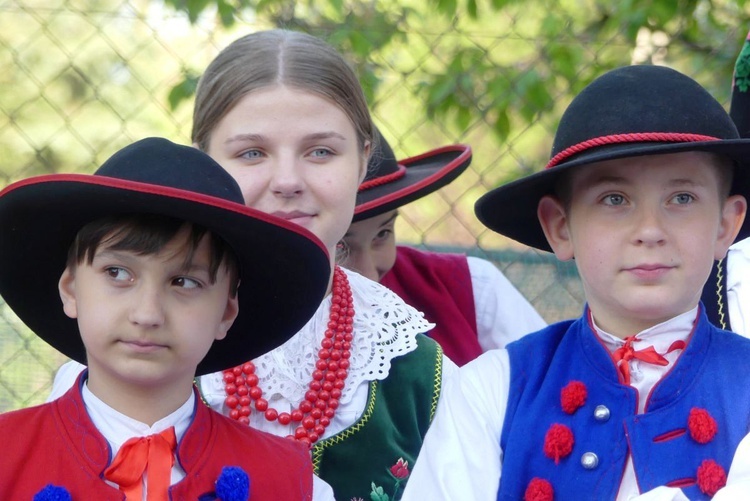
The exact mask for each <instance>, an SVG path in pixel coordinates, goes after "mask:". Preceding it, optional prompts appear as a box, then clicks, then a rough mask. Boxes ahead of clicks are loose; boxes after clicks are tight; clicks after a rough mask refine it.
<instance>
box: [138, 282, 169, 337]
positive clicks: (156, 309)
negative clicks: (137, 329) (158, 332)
mask: <svg viewBox="0 0 750 501" xmlns="http://www.w3.org/2000/svg"><path fill="white" fill-rule="evenodd" d="M130 321H131V322H133V323H135V324H138V325H141V326H144V327H153V326H158V325H161V324H163V323H164V304H163V298H162V294H161V293H160V291H158V290H156V289H155V288H141V290H140V291H139V293H138V294H137V296H136V299H135V301H134V304H133V307H132V308H131V310H130Z"/></svg>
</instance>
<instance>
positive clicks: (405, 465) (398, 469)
mask: <svg viewBox="0 0 750 501" xmlns="http://www.w3.org/2000/svg"><path fill="white" fill-rule="evenodd" d="M390 469H391V474H392V475H393V476H394V477H396V478H406V477H408V476H409V461H404V458H398V461H396V464H394V465H393V466H391V468H390Z"/></svg>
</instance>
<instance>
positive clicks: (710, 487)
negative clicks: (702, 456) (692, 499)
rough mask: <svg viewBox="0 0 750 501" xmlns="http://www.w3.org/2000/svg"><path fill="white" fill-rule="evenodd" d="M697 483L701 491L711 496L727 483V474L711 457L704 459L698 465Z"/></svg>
mask: <svg viewBox="0 0 750 501" xmlns="http://www.w3.org/2000/svg"><path fill="white" fill-rule="evenodd" d="M697 483H698V488H700V490H701V492H703V493H704V494H707V495H709V496H713V495H714V494H716V492H717V491H718V490H719V489H721V488H722V487H724V486H725V485H727V474H726V472H725V471H724V468H722V467H721V465H720V464H719V463H717V462H716V461H714V460H713V459H706V460H704V461H703V462H702V463H701V465H700V466H699V467H698V479H697Z"/></svg>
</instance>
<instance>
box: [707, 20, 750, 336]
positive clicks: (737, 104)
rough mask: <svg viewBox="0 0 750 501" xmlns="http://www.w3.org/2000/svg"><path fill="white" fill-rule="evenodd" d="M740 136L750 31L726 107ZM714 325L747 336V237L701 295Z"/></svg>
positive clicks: (745, 131) (746, 122)
mask: <svg viewBox="0 0 750 501" xmlns="http://www.w3.org/2000/svg"><path fill="white" fill-rule="evenodd" d="M729 115H730V116H731V117H732V120H733V121H734V124H735V125H736V126H737V131H738V132H739V133H740V136H741V137H745V138H747V137H750V33H748V38H747V39H746V40H745V43H744V44H743V46H742V50H741V51H740V54H739V56H738V57H737V61H736V63H735V67H734V78H733V79H732V103H731V107H730V110H729ZM701 301H703V305H704V306H705V307H706V315H708V319H709V320H710V321H711V322H713V323H714V325H716V326H718V327H720V328H722V329H726V330H730V331H733V332H736V333H738V334H741V335H743V336H745V337H750V238H746V239H744V240H742V241H739V242H737V243H735V244H734V245H732V246H731V247H730V248H729V251H728V252H727V256H726V258H724V259H721V260H718V261H716V263H714V267H713V269H712V270H711V275H710V276H709V278H708V281H707V282H706V286H705V287H704V288H703V295H702V297H701Z"/></svg>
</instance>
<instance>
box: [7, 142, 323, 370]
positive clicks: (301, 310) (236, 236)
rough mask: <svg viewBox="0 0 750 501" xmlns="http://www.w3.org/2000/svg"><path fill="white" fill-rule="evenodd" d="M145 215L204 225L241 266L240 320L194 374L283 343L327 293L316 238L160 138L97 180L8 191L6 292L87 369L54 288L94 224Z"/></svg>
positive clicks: (206, 162) (48, 182) (65, 180)
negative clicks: (81, 235)
mask: <svg viewBox="0 0 750 501" xmlns="http://www.w3.org/2000/svg"><path fill="white" fill-rule="evenodd" d="M144 213H147V214H157V215H163V216H169V217H174V218H178V219H184V220H185V221H189V222H192V223H195V224H197V225H200V226H203V227H205V228H207V229H208V230H209V231H211V232H212V233H214V234H216V235H218V236H220V237H221V238H222V239H224V240H225V241H226V242H227V243H228V244H229V245H230V246H231V248H232V250H233V251H234V253H235V254H236V256H237V258H238V260H239V268H240V288H239V292H238V296H239V315H238V316H237V319H236V320H235V322H234V324H233V326H232V328H231V329H230V330H229V333H228V334H227V336H226V337H225V338H224V339H223V340H219V341H215V342H214V343H213V345H212V347H211V350H210V351H209V352H208V354H207V355H206V357H205V358H204V359H203V361H202V362H201V363H200V364H199V365H198V368H197V375H201V374H206V373H210V372H215V371H219V370H222V369H226V368H229V367H232V366H235V365H238V364H241V363H243V362H246V361H248V360H250V359H252V358H255V357H257V356H259V355H261V354H263V353H266V352H267V351H269V350H271V349H273V348H275V347H277V346H279V345H281V344H282V343H284V342H285V341H286V340H288V339H289V338H290V337H292V336H293V335H294V334H295V333H296V332H297V331H298V330H299V329H300V328H302V327H303V326H304V324H305V323H306V322H307V321H308V320H309V319H310V317H312V315H313V314H314V312H315V310H316V309H317V307H318V306H319V304H320V301H321V300H322V299H323V297H324V296H325V293H326V289H327V287H328V281H329V278H330V271H331V269H330V260H329V257H328V253H327V251H326V250H325V247H324V245H323V244H322V243H321V242H320V241H319V240H318V239H317V238H316V237H315V236H314V235H312V234H311V233H309V232H308V231H307V230H305V229H303V228H301V227H299V226H297V225H294V224H291V223H288V222H286V221H284V220H282V219H278V218H276V217H274V216H271V215H268V214H265V213H263V212H259V211H256V210H253V209H250V208H248V207H245V206H244V200H243V197H242V192H241V190H240V187H239V186H238V185H237V183H236V181H235V180H234V179H233V178H232V177H231V176H230V175H229V174H228V173H227V172H226V171H225V170H224V169H222V168H221V167H220V166H219V164H217V163H216V162H215V161H214V160H212V159H211V158H210V157H209V156H208V155H206V154H205V153H202V152H201V151H199V150H198V149H196V148H192V147H188V146H180V145H177V144H174V143H171V142H170V141H167V140H166V139H160V138H149V139H144V140H141V141H138V142H136V143H134V144H132V145H130V146H127V147H125V148H123V149H122V150H120V151H118V152H117V153H115V154H114V155H113V156H112V157H111V158H110V159H109V160H107V161H106V162H105V163H104V164H103V165H102V166H101V168H99V169H98V170H97V171H96V173H95V174H94V175H85V174H51V175H44V176H38V177H32V178H29V179H25V180H23V181H19V182H16V183H13V184H11V185H10V186H8V187H7V188H5V189H4V190H2V192H0V235H2V238H0V295H2V296H3V298H4V299H5V302H6V303H7V304H8V305H9V306H10V307H11V309H13V311H14V312H15V313H16V314H17V315H18V317H19V318H20V319H21V320H22V321H23V322H24V323H25V324H26V325H28V326H29V328H30V329H31V330H33V331H34V332H35V333H36V334H37V335H38V336H39V337H41V338H42V339H44V340H45V341H46V342H48V343H49V344H50V345H52V346H53V347H54V348H56V349H57V350H59V351H60V352H62V353H63V354H65V355H67V356H68V357H70V358H72V359H73V360H76V361H78V362H81V363H86V352H85V349H84V346H83V343H82V341H81V337H80V335H79V332H78V325H77V322H76V320H73V319H70V318H68V317H67V316H66V315H65V314H64V312H63V309H62V304H61V302H60V296H59V292H58V288H57V283H58V280H59V279H60V275H61V274H62V272H63V270H64V269H65V265H66V260H67V254H68V248H69V247H70V245H71V244H72V242H73V240H74V238H75V236H76V234H77V233H78V231H79V230H80V229H81V228H82V227H83V226H84V225H86V224H87V223H89V222H92V221H95V220H97V219H100V218H103V217H107V216H117V215H127V214H144Z"/></svg>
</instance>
